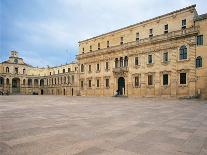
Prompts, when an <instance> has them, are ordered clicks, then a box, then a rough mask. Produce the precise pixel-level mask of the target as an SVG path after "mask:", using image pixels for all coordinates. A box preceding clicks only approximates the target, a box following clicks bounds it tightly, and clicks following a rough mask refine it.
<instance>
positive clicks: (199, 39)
mask: <svg viewBox="0 0 207 155" xmlns="http://www.w3.org/2000/svg"><path fill="white" fill-rule="evenodd" d="M197 45H203V35H199V36H197Z"/></svg>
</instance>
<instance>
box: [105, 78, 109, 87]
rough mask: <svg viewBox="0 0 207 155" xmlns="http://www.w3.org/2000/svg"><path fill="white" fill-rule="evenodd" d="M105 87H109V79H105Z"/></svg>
mask: <svg viewBox="0 0 207 155" xmlns="http://www.w3.org/2000/svg"><path fill="white" fill-rule="evenodd" d="M106 88H109V79H106Z"/></svg>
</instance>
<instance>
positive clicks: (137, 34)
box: [136, 32, 139, 41]
mask: <svg viewBox="0 0 207 155" xmlns="http://www.w3.org/2000/svg"><path fill="white" fill-rule="evenodd" d="M136 41H139V32H137V33H136Z"/></svg>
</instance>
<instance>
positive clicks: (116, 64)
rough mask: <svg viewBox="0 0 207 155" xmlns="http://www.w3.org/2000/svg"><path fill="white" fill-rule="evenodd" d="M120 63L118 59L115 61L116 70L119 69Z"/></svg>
mask: <svg viewBox="0 0 207 155" xmlns="http://www.w3.org/2000/svg"><path fill="white" fill-rule="evenodd" d="M118 63H119V59H118V58H116V59H115V68H118Z"/></svg>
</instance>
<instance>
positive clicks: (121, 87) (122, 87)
mask: <svg viewBox="0 0 207 155" xmlns="http://www.w3.org/2000/svg"><path fill="white" fill-rule="evenodd" d="M118 93H119V95H124V94H125V79H124V78H123V77H120V78H119V79H118Z"/></svg>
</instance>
